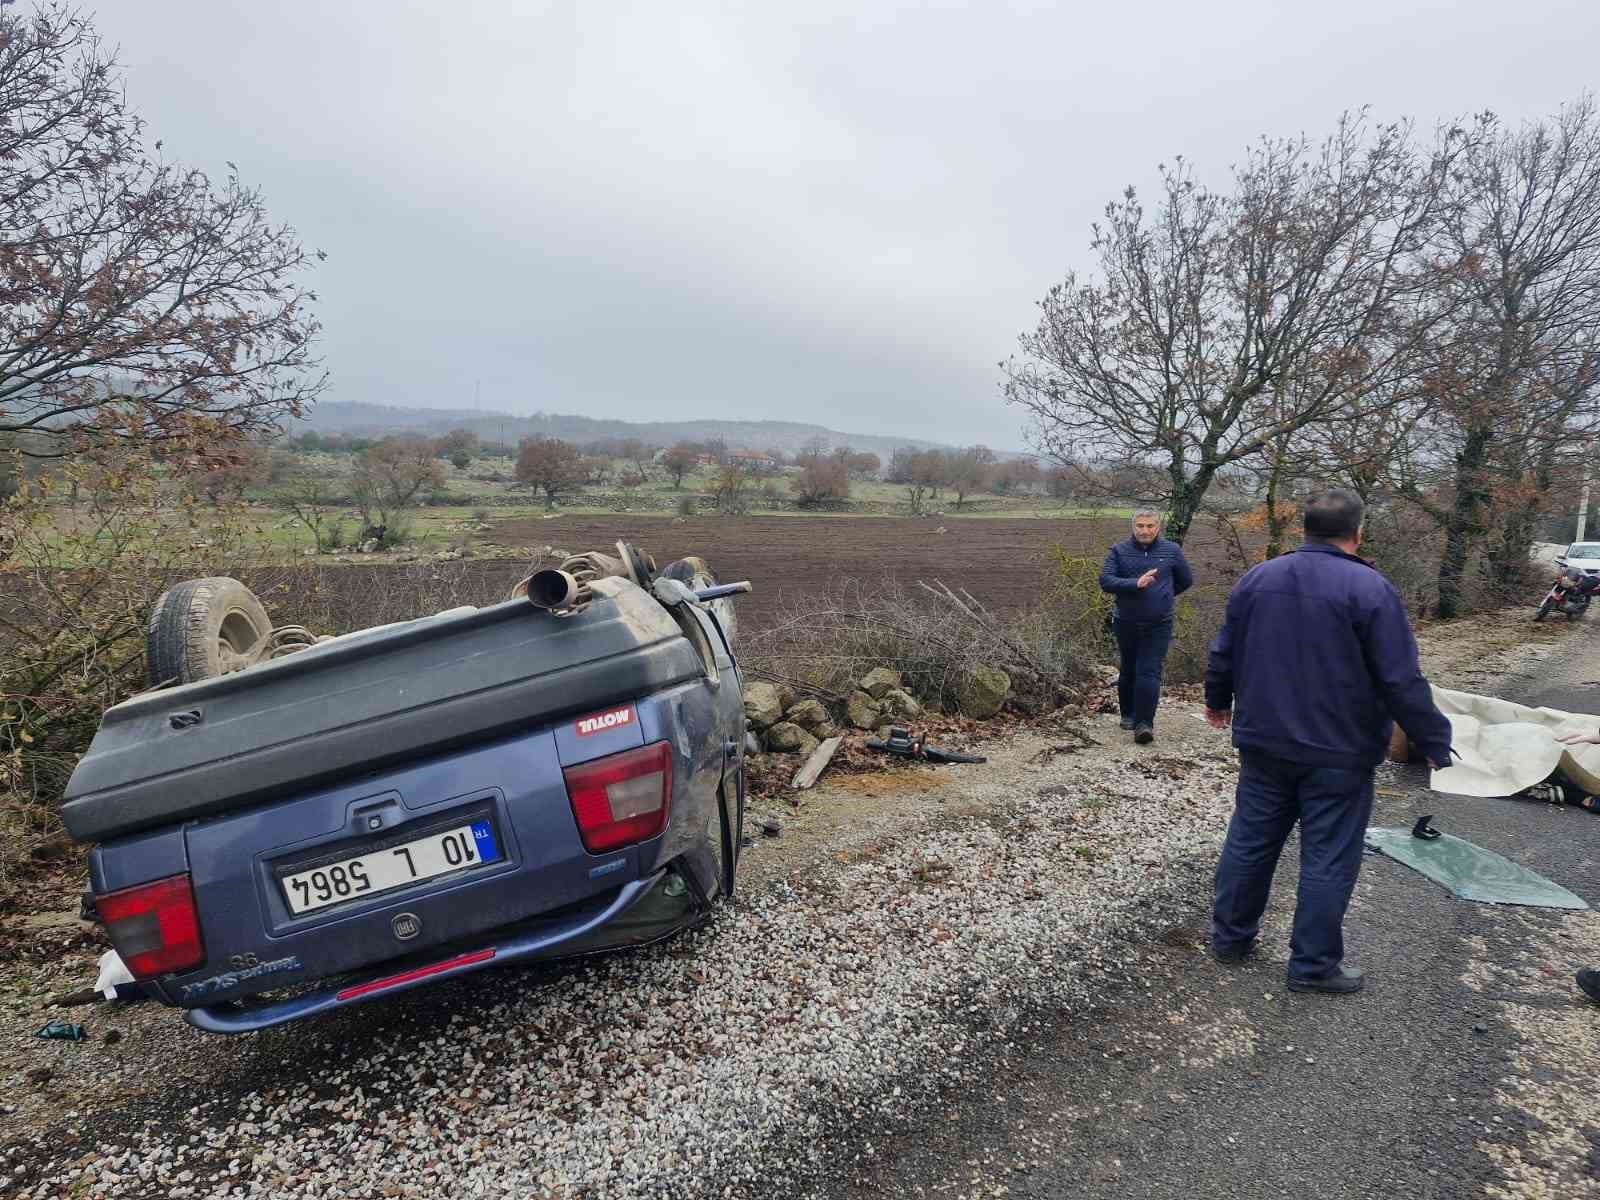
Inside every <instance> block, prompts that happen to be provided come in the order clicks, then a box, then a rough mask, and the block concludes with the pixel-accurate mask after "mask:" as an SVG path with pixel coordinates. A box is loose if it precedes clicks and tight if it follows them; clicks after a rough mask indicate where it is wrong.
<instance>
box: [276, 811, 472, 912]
mask: <svg viewBox="0 0 1600 1200" xmlns="http://www.w3.org/2000/svg"><path fill="white" fill-rule="evenodd" d="M499 861H500V847H499V845H498V844H497V843H496V842H495V839H494V826H493V825H492V824H491V823H490V822H489V821H488V820H482V821H474V822H472V823H471V824H470V825H460V826H457V827H456V828H455V829H447V830H445V831H443V832H441V833H430V834H428V836H427V837H420V838H417V839H416V840H415V841H410V842H406V843H405V844H404V845H400V846H390V847H388V848H387V849H384V850H372V851H369V852H368V853H366V854H358V855H355V856H354V857H352V858H345V859H340V860H339V861H338V862H332V863H325V864H323V865H322V866H320V867H312V868H310V869H309V870H305V871H296V872H294V873H293V874H292V875H284V876H282V877H281V882H282V884H283V897H284V899H285V900H286V901H288V904H289V911H290V912H291V913H293V914H294V915H295V916H299V915H300V914H301V913H308V912H314V911H315V910H316V909H319V908H326V907H328V906H329V905H330V904H342V903H344V902H345V901H346V900H354V899H355V898H357V897H358V896H371V895H374V894H376V893H378V892H387V891H390V890H392V889H393V888H397V887H404V886H405V885H406V884H408V883H416V882H417V881H418V880H421V879H432V878H433V877H434V876H435V875H448V874H449V873H450V872H451V871H460V870H463V869H465V868H468V867H482V866H487V865H488V864H489V863H492V862H499Z"/></svg>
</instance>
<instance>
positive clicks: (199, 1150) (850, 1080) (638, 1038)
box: [0, 615, 1600, 1200]
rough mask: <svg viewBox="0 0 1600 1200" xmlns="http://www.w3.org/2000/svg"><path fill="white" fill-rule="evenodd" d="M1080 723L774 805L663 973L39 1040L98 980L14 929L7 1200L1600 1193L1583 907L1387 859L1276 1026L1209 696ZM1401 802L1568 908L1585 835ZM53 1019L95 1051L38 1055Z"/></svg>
mask: <svg viewBox="0 0 1600 1200" xmlns="http://www.w3.org/2000/svg"><path fill="white" fill-rule="evenodd" d="M1428 645H1429V661H1430V666H1431V668H1432V669H1433V670H1434V671H1435V672H1436V673H1437V674H1438V675H1439V677H1440V679H1441V681H1442V682H1448V683H1452V684H1455V685H1457V686H1463V687H1470V688H1475V689H1476V690H1502V691H1505V690H1511V691H1514V692H1515V693H1517V694H1521V695H1525V696H1530V697H1533V698H1541V697H1542V698H1544V699H1555V700H1559V701H1562V702H1563V703H1565V704H1566V705H1567V706H1569V707H1584V704H1583V703H1580V702H1587V700H1588V690H1589V689H1587V688H1585V687H1584V686H1583V685H1584V684H1586V683H1587V682H1589V681H1588V680H1587V678H1586V677H1585V676H1586V674H1587V673H1586V672H1585V671H1584V669H1583V668H1582V667H1581V666H1577V665H1575V664H1579V663H1581V662H1582V661H1583V660H1584V659H1585V658H1586V657H1587V656H1590V655H1592V653H1593V646H1594V643H1593V641H1592V638H1591V635H1590V634H1589V633H1588V632H1587V631H1586V630H1585V631H1582V632H1580V633H1577V634H1576V635H1570V636H1569V634H1568V631H1566V630H1564V629H1549V630H1541V631H1539V632H1538V633H1536V634H1530V632H1529V627H1528V625H1527V623H1526V620H1525V615H1519V616H1517V617H1516V618H1508V619H1504V620H1500V621H1488V622H1481V623H1477V624H1462V625H1456V626H1452V627H1450V628H1449V629H1447V630H1443V631H1440V632H1438V633H1437V634H1435V635H1433V636H1432V637H1430V640H1429V643H1428ZM1094 728H1095V730H1096V733H1097V736H1099V737H1100V739H1101V743H1102V744H1101V745H1100V746H1098V747H1095V748H1092V749H1090V750H1086V751H1081V752H1077V753H1069V752H1067V751H1066V750H1065V749H1064V743H1062V742H1060V741H1059V740H1057V739H1055V738H1052V737H1051V736H1049V734H1048V732H1045V733H1029V734H1026V735H1018V736H1016V737H1014V738H1012V739H1010V740H1009V741H1006V742H1001V743H997V744H995V745H993V746H991V747H990V748H989V753H990V755H991V762H990V763H989V764H986V765H984V766H979V767H963V768H948V769H943V770H938V769H930V768H923V769H916V770H909V771H902V772H895V773H892V774H886V775H882V776H867V777H855V778H849V779H845V780H841V781H838V782H836V783H832V784H828V785H826V786H824V787H823V788H821V789H819V790H818V792H816V793H813V794H810V795H809V796H808V797H807V798H806V800H805V801H804V803H803V804H802V806H801V807H800V808H798V809H797V810H790V809H789V807H788V806H787V805H785V804H781V803H777V804H773V805H771V806H770V811H771V812H772V813H774V814H775V815H777V816H779V817H780V819H781V820H782V821H783V823H784V833H783V836H782V837H781V838H779V839H776V840H766V839H763V840H762V841H759V842H758V843H757V844H756V845H755V846H754V847H753V848H752V850H751V851H750V852H749V858H748V863H747V870H746V872H745V874H744V876H743V888H744V893H745V894H744V897H743V899H742V900H741V902H740V903H739V905H738V906H737V907H735V908H733V909H731V910H727V911H724V912H723V913H722V914H721V915H720V916H719V918H718V919H717V920H716V921H715V922H714V923H713V924H712V925H711V926H709V927H708V928H707V929H705V930H703V931H701V932H699V933H697V934H694V935H692V936H688V937H684V938H680V939H678V940H676V941H674V942H672V943H670V944H668V945H666V946H663V947H660V948H656V949H652V950H649V951H645V952H642V953H633V954H625V955H619V956H615V957H612V958H608V959H603V960H599V961H595V962H592V963H588V964H585V965H582V966H579V967H576V968H570V969H565V970H540V971H535V970H505V971H498V972H491V973H485V974H482V975H479V976H477V977H474V978H471V979H468V980H464V981H460V982H458V983H454V984H449V985H445V986H441V987H437V988H433V989H424V990H421V991H418V992H415V993H411V994H408V995H405V996H402V997H398V998H396V999H395V1000H394V1001H393V1002H388V1003H375V1004H371V1005H367V1006H364V1007H360V1008H357V1009H353V1010H350V1011H348V1012H345V1013H342V1014H339V1015H337V1016H336V1017H334V1018H332V1019H327V1020H320V1021H316V1022H312V1023H307V1024H303V1025H299V1026H289V1027H285V1028H282V1029H278V1030H271V1031H267V1032H265V1033H262V1034H257V1035H248V1036H245V1037H241V1038H234V1039H219V1038H214V1037H208V1036H206V1035H202V1034H199V1033H198V1032H196V1031H194V1030H192V1029H189V1028H188V1027H187V1026H185V1025H183V1024H182V1023H181V1022H180V1021H179V1019H178V1018H177V1016H176V1015H175V1014H174V1013H172V1012H171V1011H170V1010H166V1009H161V1008H158V1007H155V1006H151V1005H143V1006H137V1007H134V1008H126V1009H116V1008H111V1007H108V1006H90V1007H87V1008H83V1009H74V1010H66V1011H61V1010H50V1009H47V1008H45V1007H43V1005H42V1001H43V999H44V998H46V997H47V996H49V995H51V994H53V993H56V992H61V991H66V990H69V989H70V988H72V987H77V986H82V984H83V983H84V982H86V980H85V978H84V976H85V973H86V972H87V973H88V974H89V975H90V976H91V977H92V966H91V964H92V962H93V950H92V948H89V947H86V946H84V945H83V944H81V942H80V941H79V940H78V939H79V937H80V935H79V934H78V933H77V931H75V930H73V929H71V928H70V927H68V926H67V925H61V924H58V925H56V926H51V925H50V924H49V923H48V922H49V914H47V913H31V914H28V919H29V920H32V921H37V922H44V923H43V924H42V925H41V927H40V928H41V929H42V931H43V932H41V933H40V934H39V936H38V937H37V939H36V940H35V942H34V950H33V951H31V952H30V953H29V954H28V955H25V956H23V957H22V958H20V959H18V960H16V961H14V962H12V963H8V964H5V965H4V969H3V970H0V1194H3V1195H17V1196H25V1197H37V1198H39V1200H43V1198H45V1197H51V1198H54V1197H56V1196H63V1195H71V1196H84V1197H88V1196H130V1197H156V1196H162V1197H165V1196H176V1197H186V1196H192V1197H213V1196H217V1197H221V1196H236V1195H238V1196H274V1197H277V1196H285V1197H288V1196H318V1197H326V1196H336V1195H337V1196H352V1197H366V1196H372V1197H398V1196H418V1197H421V1196H434V1195H440V1194H446V1193H448V1194H451V1195H460V1196H507V1197H509V1196H518V1197H526V1196H551V1197H579V1196H585V1197H587V1196H595V1197H599V1196H629V1195H640V1196H644V1195H650V1196H657V1195H666V1196H695V1197H699V1196H734V1197H752V1198H753V1197H801V1196H807V1197H825V1198H835V1197H839V1198H844V1197H858V1196H875V1195H885V1196H905V1195H919V1194H921V1195H938V1196H965V1197H975V1196H985V1195H1018V1196H1041V1197H1043V1196H1060V1195H1090V1196H1100V1195H1103V1196H1130V1195H1131V1196H1169V1195H1170V1196H1178V1195H1182V1196H1185V1197H1188V1196H1195V1195H1216V1196H1251V1197H1254V1196H1279V1195H1296V1196H1299V1195H1303V1194H1305V1192H1306V1190H1307V1184H1308V1183H1309V1184H1311V1185H1313V1186H1314V1188H1315V1191H1316V1194H1319V1195H1327V1196H1352V1197H1354V1196H1371V1195H1407V1196H1409V1195H1420V1196H1437V1197H1447V1196H1449V1197H1454V1196H1479V1195H1482V1196H1524V1195H1526V1196H1541V1195H1550V1196H1556V1195H1561V1196H1581V1195H1585V1194H1595V1184H1594V1179H1593V1176H1592V1174H1591V1173H1590V1172H1591V1167H1590V1159H1589V1155H1590V1142H1589V1134H1590V1133H1591V1132H1595V1133H1596V1134H1597V1136H1600V1111H1595V1110H1596V1107H1597V1104H1596V1102H1595V1101H1594V1099H1593V1089H1592V1088H1590V1087H1589V1086H1588V1084H1589V1080H1590V1074H1589V1073H1590V1072H1592V1068H1593V1063H1594V1061H1595V1060H1594V1057H1593V1050H1594V1048H1595V1047H1594V1044H1593V1034H1592V1031H1593V1030H1594V1029H1595V1028H1596V1027H1597V1026H1596V1024H1595V1022H1596V1021H1597V1020H1600V1009H1593V1008H1590V1007H1588V1006H1587V1005H1585V1004H1583V1003H1582V1002H1581V1001H1580V1000H1579V999H1578V998H1577V994H1576V993H1575V992H1574V991H1573V990H1572V988H1571V985H1570V975H1571V971H1572V970H1573V969H1575V968H1576V967H1577V966H1579V965H1582V964H1583V963H1584V962H1586V961H1590V960H1594V961H1600V930H1597V929H1596V928H1595V922H1596V919H1595V918H1594V917H1593V916H1592V915H1591V914H1580V915H1576V916H1568V917H1558V916H1551V915H1549V914H1545V913H1536V912H1531V911H1524V910H1500V909H1492V908H1487V907H1484V906H1475V905H1467V904H1463V903H1461V902H1457V901H1453V900H1451V899H1449V898H1448V897H1447V896H1445V895H1444V894H1443V893H1442V892H1441V891H1440V890H1439V889H1437V888H1435V887H1434V885H1432V884H1429V883H1427V881H1425V880H1422V879H1421V878H1420V877H1417V876H1413V875H1410V874H1409V873H1407V872H1406V871H1405V870H1404V869H1403V868H1401V867H1399V866H1397V865H1395V864H1393V863H1388V862H1385V861H1382V860H1371V861H1369V862H1368V864H1367V868H1366V870H1365V872H1364V875H1363V881H1362V884H1361V887H1360V890H1359V891H1358V894H1357V897H1356V903H1355V906H1354V909H1353V912H1352V916H1351V920H1350V931H1351V946H1352V954H1353V956H1355V957H1356V958H1357V960H1358V961H1360V962H1361V963H1362V964H1363V965H1364V966H1366V967H1367V968H1368V969H1369V970H1370V972H1371V974H1372V976H1373V982H1372V986H1371V988H1370V989H1369V991H1368V992H1367V993H1366V994H1365V995H1363V996H1360V997H1356V998H1341V999H1331V998H1324V997H1301V996H1290V995H1288V994H1285V993H1284V991H1283V988H1282V960H1283V954H1284V948H1285V944H1286V937H1287V935H1286V920H1287V915H1288V914H1287V908H1286V907H1285V905H1284V901H1285V900H1286V899H1287V898H1288V896H1289V895H1290V894H1292V893H1291V891H1290V888H1289V887H1285V886H1281V885H1280V888H1279V889H1278V900H1277V907H1276V908H1275V909H1274V912H1273V915H1272V919H1271V923H1270V924H1269V929H1268V934H1269V946H1268V949H1267V954H1266V961H1265V962H1264V963H1262V964H1260V965H1257V966H1251V967H1247V968H1243V969H1240V970H1237V971H1231V972H1229V971H1224V970H1223V969H1222V968H1220V967H1217V966H1215V965H1213V964H1212V963H1211V962H1210V960H1209V959H1208V958H1207V957H1205V956H1204V954H1203V953H1202V948H1203V941H1204V917H1205V912H1206V908H1207V902H1208V899H1209V890H1210V871H1211V868H1212V865H1213V863H1214V861H1215V853H1216V847H1217V845H1218V844H1219V842H1220V839H1221V836H1222V832H1223V828H1224V823H1225V821H1226V818H1227V814H1228V811H1229V807H1230V799H1231V788H1232V780H1233V772H1234V768H1233V763H1234V759H1233V755H1232V753H1231V752H1230V751H1229V749H1228V747H1227V745H1226V741H1225V740H1224V739H1222V738H1221V737H1220V736H1219V735H1216V734H1214V733H1213V732H1212V731H1211V730H1210V729H1209V728H1208V727H1207V726H1205V725H1204V724H1203V722H1202V721H1200V719H1199V717H1198V713H1197V705H1196V704H1195V703H1194V702H1193V700H1192V698H1191V699H1190V700H1188V701H1183V700H1181V699H1175V700H1173V701H1171V702H1169V704H1168V706H1167V708H1166V710H1165V712H1164V714H1163V716H1162V719H1161V722H1160V735H1161V736H1160V741H1159V742H1158V743H1157V745H1156V746H1155V747H1153V748H1151V749H1149V750H1145V749H1141V748H1137V747H1134V746H1132V745H1130V744H1128V742H1127V741H1126V740H1125V735H1122V734H1120V733H1119V731H1117V730H1116V729H1115V723H1114V720H1112V719H1109V718H1105V719H1099V720H1097V722H1096V723H1095V726H1094ZM1420 783H1421V779H1420V776H1418V775H1415V774H1412V773H1410V772H1409V771H1404V770H1399V769H1396V770H1394V771H1391V772H1388V773H1387V774H1386V776H1385V779H1384V781H1383V783H1382V786H1383V787H1384V788H1385V791H1386V792H1392V793H1396V794H1394V795H1386V796H1385V797H1384V804H1385V808H1384V811H1383V813H1382V814H1381V819H1384V820H1387V821H1391V822H1393V823H1399V822H1401V821H1406V822H1409V820H1410V818H1411V817H1412V816H1413V815H1414V814H1415V813H1416V812H1417V811H1418V807H1419V805H1421V804H1424V803H1426V804H1427V805H1428V808H1429V810H1431V811H1433V812H1435V813H1437V814H1439V816H1438V818H1437V819H1438V821H1439V823H1441V824H1442V825H1444V827H1445V828H1447V829H1450V830H1451V831H1452V832H1455V833H1458V834H1460V835H1461V836H1464V837H1468V838H1472V839H1474V840H1477V841H1479V842H1481V843H1483V844H1485V845H1489V846H1492V847H1494V848H1496V849H1498V850H1500V851H1501V852H1502V853H1506V854H1508V855H1509V856H1511V857H1513V858H1519V859H1521V860H1523V861H1527V862H1528V863H1529V864H1530V865H1532V866H1534V867H1535V868H1536V869H1539V870H1543V871H1545V872H1546V873H1548V874H1550V875H1551V876H1553V877H1554V878H1556V879H1558V880H1559V881H1561V882H1563V883H1565V884H1566V885H1567V886H1569V887H1572V888H1573V889H1574V890H1576V891H1578V892H1579V893H1580V894H1587V891H1588V889H1589V887H1590V885H1591V881H1592V879H1593V874H1594V864H1595V857H1596V855H1597V854H1600V818H1596V817H1591V816H1589V815H1588V814H1585V813H1581V812H1575V811H1559V810H1550V809H1544V808H1541V807H1538V806H1533V805H1523V804H1516V803H1512V802H1507V801H1453V800H1445V799H1443V798H1435V797H1424V796H1423V795H1422V794H1421V793H1420V792H1419V791H1418V790H1417V789H1418V786H1419V784H1420ZM1285 882H1286V883H1291V884H1292V876H1291V877H1290V879H1287V880H1286V881H1285ZM56 919H57V921H58V922H59V921H60V920H61V918H59V917H58V918H56ZM53 938H54V939H59V940H60V941H61V942H63V943H64V944H63V945H61V946H60V947H59V948H58V949H55V950H52V949H51V940H52V939H53ZM50 1016H69V1017H70V1019H73V1020H79V1021H82V1022H83V1023H84V1024H85V1025H86V1026H87V1027H88V1030H89V1032H90V1035H91V1040H90V1041H87V1042H83V1043H64V1042H43V1041H38V1040H36V1039H34V1038H33V1037H32V1033H33V1031H34V1030H35V1029H36V1028H38V1026H39V1025H41V1024H42V1023H43V1021H44V1020H46V1019H48V1018H49V1017H50ZM113 1034H115V1035H116V1036H114V1037H113V1036H111V1035H113ZM1230 1139H1231V1140H1230ZM1586 1189H1587V1190H1586Z"/></svg>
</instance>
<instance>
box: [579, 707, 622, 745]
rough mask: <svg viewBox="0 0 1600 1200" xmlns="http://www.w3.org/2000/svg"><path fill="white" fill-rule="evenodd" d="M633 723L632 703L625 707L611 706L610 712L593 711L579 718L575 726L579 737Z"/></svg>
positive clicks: (590, 735)
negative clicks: (588, 715)
mask: <svg viewBox="0 0 1600 1200" xmlns="http://www.w3.org/2000/svg"><path fill="white" fill-rule="evenodd" d="M632 724H633V705H631V704H630V705H628V706H626V707H625V708H613V709H612V710H611V711H610V712H603V713H595V714H594V716H592V717H583V718H581V719H580V720H579V721H578V723H577V725H575V726H574V727H573V728H575V729H576V730H577V731H578V736H579V737H593V736H594V735H595V734H597V733H605V732H606V731H607V730H608V729H622V728H624V727H626V726H628V725H632Z"/></svg>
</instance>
